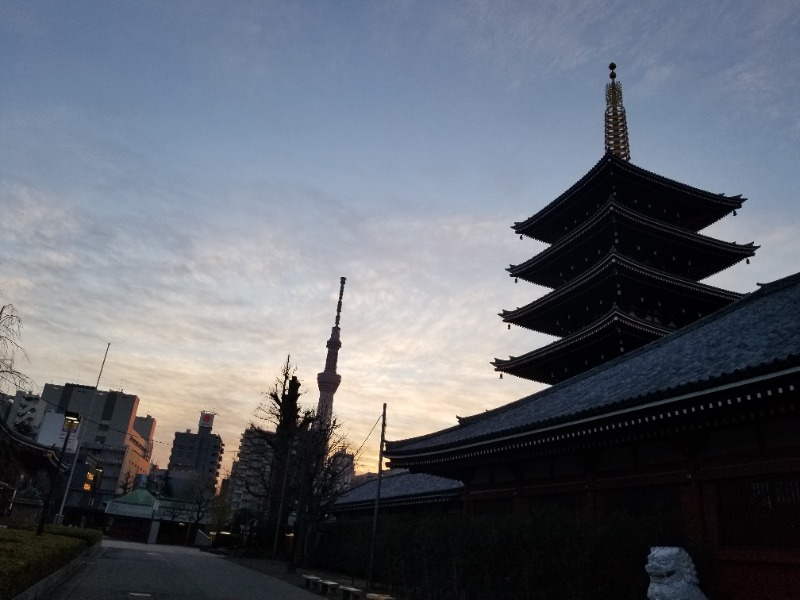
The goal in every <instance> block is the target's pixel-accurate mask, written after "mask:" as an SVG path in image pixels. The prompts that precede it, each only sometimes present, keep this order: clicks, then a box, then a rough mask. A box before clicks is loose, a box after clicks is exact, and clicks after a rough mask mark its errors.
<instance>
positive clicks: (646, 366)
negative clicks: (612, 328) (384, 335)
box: [386, 274, 800, 458]
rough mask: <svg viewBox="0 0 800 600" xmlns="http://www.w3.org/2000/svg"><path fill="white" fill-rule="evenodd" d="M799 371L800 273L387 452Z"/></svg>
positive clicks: (413, 450) (450, 443) (470, 439)
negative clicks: (786, 369)
mask: <svg viewBox="0 0 800 600" xmlns="http://www.w3.org/2000/svg"><path fill="white" fill-rule="evenodd" d="M798 365H800V274H795V275H792V276H790V277H787V278H785V279H781V280H779V281H776V282H773V283H770V284H766V285H763V286H762V287H761V289H759V290H758V291H756V292H753V293H751V294H748V295H746V296H744V297H743V298H741V299H740V300H738V301H736V302H733V303H732V304H730V305H728V306H727V307H725V308H723V309H721V310H719V311H717V312H716V313H714V314H712V315H709V316H708V317H705V318H704V319H700V320H699V321H696V322H695V323H693V324H692V325H689V326H687V327H685V328H683V329H680V330H679V331H677V332H674V333H672V334H670V335H668V336H666V337H664V338H662V339H660V340H657V341H655V342H652V343H651V344H648V345H647V346H644V347H643V348H640V349H639V350H636V351H633V352H631V353H628V354H625V355H623V356H621V357H620V358H618V359H615V360H613V361H610V362H608V363H605V364H604V365H601V366H599V367H597V368H595V369H592V370H590V371H587V372H585V373H582V374H580V375H577V376H576V377H573V378H571V379H568V380H566V381H564V382H562V383H560V384H557V385H555V386H553V387H551V388H548V389H546V390H543V391H541V392H538V393H536V394H533V395H532V396H527V397H525V398H522V399H520V400H517V401H516V402H513V403H511V404H507V405H505V406H501V407H499V408H496V409H493V410H490V411H486V412H485V413H481V414H478V415H475V416H472V417H467V418H464V419H460V423H459V425H457V426H455V427H451V428H449V429H445V430H442V431H438V432H434V433H431V434H428V435H425V436H422V437H417V438H410V439H407V440H400V441H395V442H387V452H386V454H387V456H388V457H389V458H392V457H393V456H397V457H400V456H413V455H415V454H417V453H425V452H430V451H433V450H438V449H445V448H455V447H459V446H462V445H466V444H473V443H478V442H480V441H484V440H491V439H494V438H498V437H501V436H503V435H509V434H512V433H517V432H522V431H526V430H533V429H536V428H538V427H542V426H546V425H551V424H556V423H567V422H570V421H572V420H576V419H579V418H585V417H589V416H592V415H599V414H603V413H605V412H610V411H612V410H616V409H619V408H623V407H631V406H637V405H641V404H645V403H647V402H649V401H650V400H651V399H655V398H657V397H669V395H670V394H677V393H683V392H684V391H689V390H696V389H704V388H710V387H713V386H714V385H717V384H721V383H723V382H726V381H736V380H740V379H742V378H744V377H747V376H748V375H749V374H750V373H755V372H760V371H762V370H777V369H779V368H783V367H785V366H792V367H796V366H798Z"/></svg>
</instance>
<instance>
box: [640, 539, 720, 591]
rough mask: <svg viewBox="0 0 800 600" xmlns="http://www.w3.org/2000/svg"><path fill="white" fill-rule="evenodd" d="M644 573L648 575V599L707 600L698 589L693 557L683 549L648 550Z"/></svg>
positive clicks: (662, 547)
mask: <svg viewBox="0 0 800 600" xmlns="http://www.w3.org/2000/svg"><path fill="white" fill-rule="evenodd" d="M645 571H647V574H648V575H650V587H649V588H647V600H708V598H706V596H705V594H703V592H701V591H700V588H699V587H698V583H699V582H698V580H697V571H695V568H694V562H692V557H691V556H689V554H688V553H687V552H686V550H684V549H683V548H675V547H669V546H656V547H654V548H651V549H650V554H649V555H648V557H647V565H645Z"/></svg>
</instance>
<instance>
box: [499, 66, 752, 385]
mask: <svg viewBox="0 0 800 600" xmlns="http://www.w3.org/2000/svg"><path fill="white" fill-rule="evenodd" d="M609 68H610V69H611V73H610V78H611V82H610V83H608V84H606V115H605V147H606V153H605V155H604V156H603V157H602V159H600V161H599V162H598V163H597V164H596V165H595V166H594V167H593V168H592V169H591V170H590V171H589V172H588V173H587V174H586V175H584V176H583V177H582V178H581V179H580V180H579V181H578V182H577V183H575V184H574V185H573V186H572V187H570V188H569V189H568V190H567V191H566V192H564V193H563V194H561V195H560V196H559V197H558V198H556V199H555V200H553V201H552V202H550V203H549V204H548V205H547V206H545V207H544V208H543V209H542V210H540V211H539V212H537V213H536V214H534V215H533V216H531V217H530V218H528V219H526V220H525V221H521V222H517V223H514V225H513V226H512V229H513V230H514V232H515V233H516V234H517V235H519V236H520V239H523V238H524V237H526V236H527V237H529V238H533V239H535V240H539V241H541V242H544V243H546V244H549V247H548V248H547V249H545V250H544V251H542V252H541V253H539V254H537V255H536V256H534V257H533V258H531V259H529V260H527V261H525V262H523V263H520V264H518V265H511V266H510V267H509V268H508V269H507V270H508V272H509V274H510V275H511V277H514V279H515V281H516V280H519V279H522V280H525V281H528V282H531V283H535V284H538V285H541V286H544V287H548V288H551V289H552V291H551V292H549V293H547V294H546V295H544V296H543V297H541V298H539V299H538V300H535V301H533V302H531V303H530V304H527V305H526V306H523V307H521V308H516V309H514V310H503V311H502V312H501V313H500V316H501V317H502V319H503V321H504V322H506V323H508V324H509V327H510V326H511V324H514V325H519V326H520V327H525V328H526V329H531V330H533V331H538V332H541V333H545V334H549V335H552V336H556V337H558V338H559V339H558V340H556V341H554V342H553V343H551V344H549V345H546V346H544V347H542V348H539V349H538V350H534V351H532V352H529V353H527V354H524V355H522V356H512V357H510V358H508V359H505V360H503V359H495V360H494V362H493V363H492V364H493V365H494V367H495V370H496V371H499V372H500V374H501V377H502V374H503V373H509V374H511V375H515V376H518V377H522V378H524V379H530V380H534V381H539V382H542V383H546V384H555V383H558V382H560V381H563V380H565V379H568V378H570V377H572V376H574V375H577V374H578V373H581V372H583V371H586V370H588V369H591V368H593V367H595V366H597V365H599V364H602V363H604V362H606V361H608V360H611V359H613V358H615V357H617V356H619V355H620V354H623V353H625V352H629V351H631V350H635V349H636V348H639V347H641V346H643V345H645V344H647V343H649V342H651V341H654V340H657V339H659V338H661V337H663V336H665V335H667V334H669V333H671V332H672V331H675V330H676V329H680V328H681V327H684V326H685V325H688V324H689V323H692V322H694V321H696V320H697V319H699V318H701V317H704V316H706V315H708V314H710V313H712V312H715V311H717V310H719V309H720V308H722V307H723V306H726V305H727V304H730V303H731V302H733V301H734V300H736V299H737V298H739V297H740V296H741V294H738V293H735V292H731V291H728V290H724V289H720V288H717V287H713V286H710V285H706V284H703V283H700V281H701V280H703V279H705V278H707V277H710V276H711V275H714V274H715V273H719V272H720V271H723V270H725V269H727V268H728V267H730V266H732V265H734V264H736V263H738V262H739V261H741V260H745V259H746V260H748V261H749V258H750V257H751V256H753V255H754V254H755V251H756V249H757V248H758V246H755V245H754V244H753V243H749V244H736V243H731V242H725V241H722V240H718V239H714V238H712V237H708V236H705V235H702V234H700V233H699V232H700V231H701V230H703V229H704V228H706V227H708V226H709V225H711V224H712V223H715V222H716V221H718V220H720V219H721V218H723V217H725V216H726V215H728V214H730V213H733V214H736V210H737V209H739V208H741V206H742V204H743V203H744V201H745V199H744V198H742V197H741V196H733V197H728V196H725V195H724V194H714V193H711V192H707V191H704V190H700V189H697V188H694V187H691V186H689V185H685V184H683V183H679V182H677V181H673V180H670V179H667V178H666V177H662V176H660V175H656V174H655V173H651V172H649V171H647V170H645V169H642V168H640V167H637V166H635V165H634V164H632V163H631V162H630V146H629V141H628V131H627V124H626V118H625V109H624V108H623V105H622V87H621V85H620V83H619V82H617V81H616V74H615V72H614V69H615V68H616V65H615V64H614V63H611V65H609Z"/></svg>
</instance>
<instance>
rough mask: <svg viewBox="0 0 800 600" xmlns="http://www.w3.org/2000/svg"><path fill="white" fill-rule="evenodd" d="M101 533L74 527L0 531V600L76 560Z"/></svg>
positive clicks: (8, 599) (5, 599) (4, 599)
mask: <svg viewBox="0 0 800 600" xmlns="http://www.w3.org/2000/svg"><path fill="white" fill-rule="evenodd" d="M101 539H102V533H101V532H99V531H96V530H92V529H77V528H74V527H55V526H50V527H46V528H45V533H44V534H43V535H41V536H37V535H36V533H35V531H34V530H33V529H0V600H10V599H11V598H13V597H14V596H16V595H17V594H20V593H21V592H24V591H25V590H26V589H28V588H29V587H31V586H32V585H34V584H36V583H38V582H39V581H41V580H42V579H44V578H45V577H47V576H48V575H49V574H51V573H54V572H55V571H57V570H58V569H60V568H61V567H63V566H64V565H66V564H67V563H69V562H70V561H71V560H73V559H74V558H76V557H77V556H80V555H81V554H82V553H83V552H84V551H85V550H86V548H87V547H88V546H91V545H92V544H94V543H96V542H97V541H99V540H101Z"/></svg>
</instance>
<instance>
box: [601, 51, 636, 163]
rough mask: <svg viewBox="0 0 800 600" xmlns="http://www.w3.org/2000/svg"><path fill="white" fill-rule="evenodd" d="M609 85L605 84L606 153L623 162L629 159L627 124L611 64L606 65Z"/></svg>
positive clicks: (620, 87)
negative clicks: (609, 80)
mask: <svg viewBox="0 0 800 600" xmlns="http://www.w3.org/2000/svg"><path fill="white" fill-rule="evenodd" d="M608 68H609V70H610V71H611V73H609V75H608V76H609V78H610V79H611V83H607V84H606V118H605V125H606V151H607V152H611V153H612V154H615V155H616V156H618V157H619V158H621V159H623V160H630V159H631V149H630V143H629V142H628V122H627V120H626V119H625V108H624V107H623V106H622V85H621V84H620V83H619V82H618V81H616V79H617V74H616V73H615V72H614V69H616V68H617V65H616V64H614V63H613V62H612V63H611V64H610V65H608Z"/></svg>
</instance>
